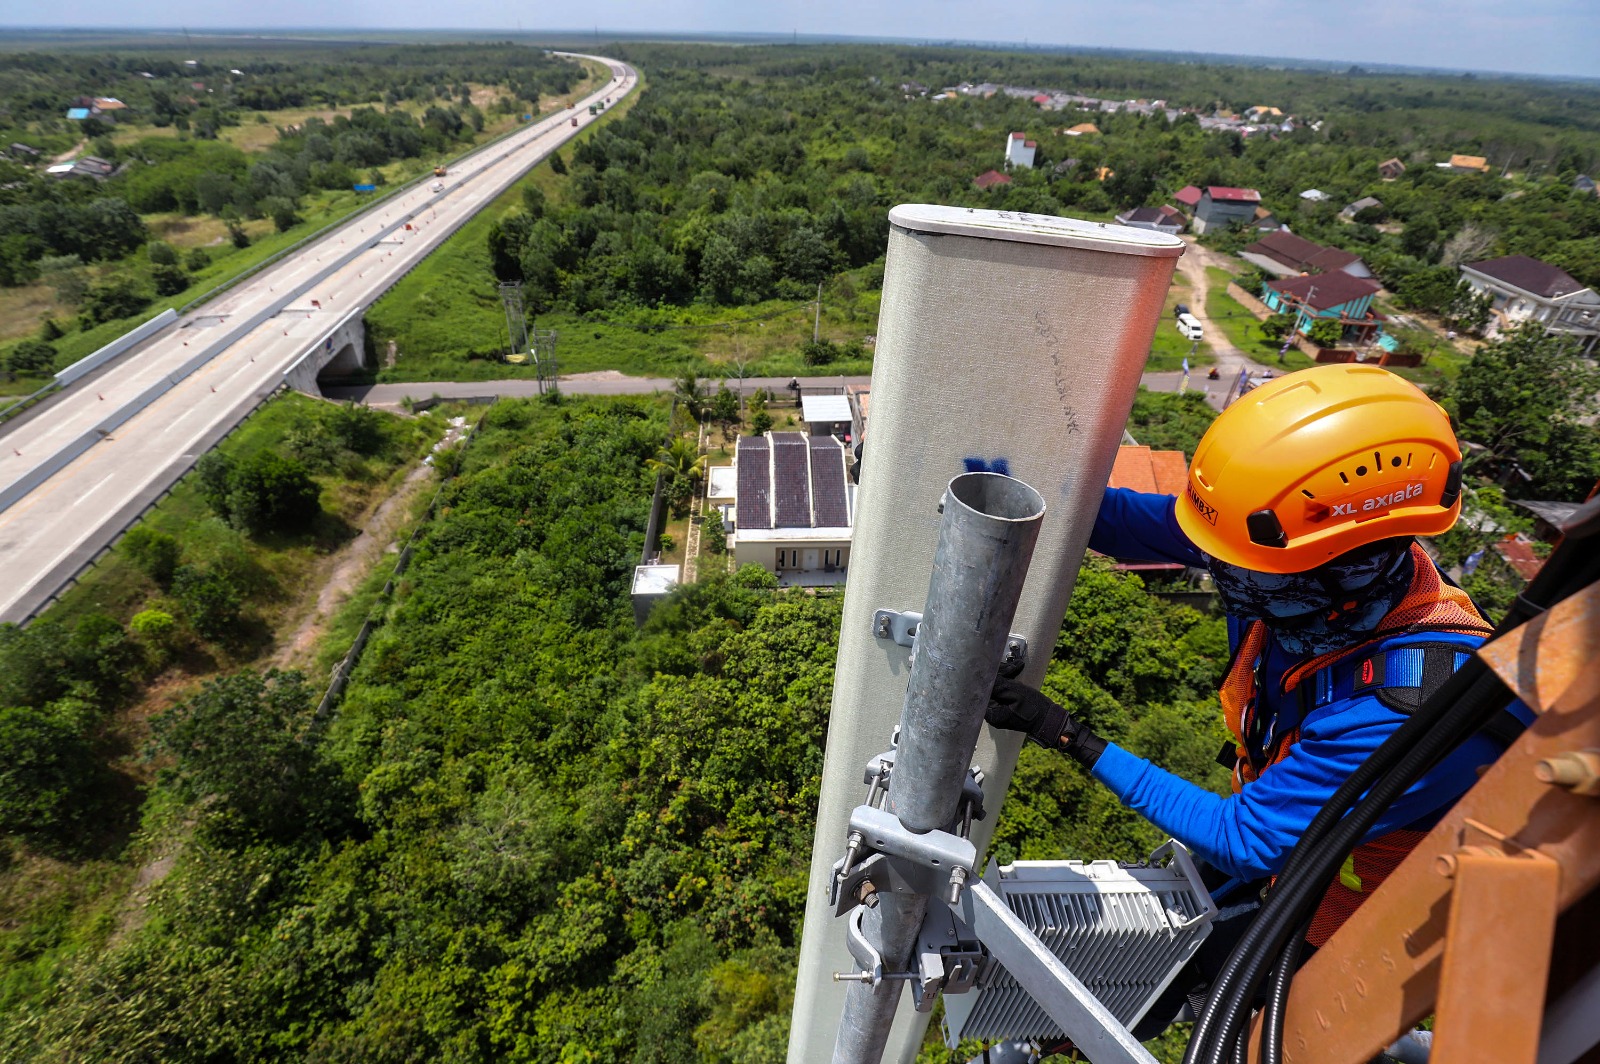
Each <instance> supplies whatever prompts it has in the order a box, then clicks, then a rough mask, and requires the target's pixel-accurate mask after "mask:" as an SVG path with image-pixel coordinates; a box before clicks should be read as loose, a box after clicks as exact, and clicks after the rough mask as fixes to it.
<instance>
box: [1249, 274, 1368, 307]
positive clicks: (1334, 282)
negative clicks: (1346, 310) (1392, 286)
mask: <svg viewBox="0 0 1600 1064" xmlns="http://www.w3.org/2000/svg"><path fill="white" fill-rule="evenodd" d="M1267 287H1268V288H1270V289H1272V290H1273V291H1275V292H1278V293H1280V294H1281V295H1285V296H1290V297H1292V298H1293V300H1294V302H1296V303H1304V304H1305V305H1306V306H1308V307H1310V308H1311V309H1312V310H1332V309H1333V308H1334V307H1342V306H1344V305H1345V304H1346V303H1354V302H1355V301H1356V300H1358V299H1361V298H1363V297H1365V296H1370V295H1376V294H1377V293H1378V290H1379V287H1380V286H1379V285H1378V283H1377V282H1376V281H1369V280H1367V279H1366V278H1365V277H1352V276H1350V275H1349V274H1348V273H1341V272H1339V271H1337V270H1336V271H1334V272H1333V273H1320V274H1317V275H1315V276H1311V277H1286V278H1284V279H1283V280H1281V281H1268V282H1267Z"/></svg>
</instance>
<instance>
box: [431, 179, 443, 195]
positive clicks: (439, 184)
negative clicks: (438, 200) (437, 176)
mask: <svg viewBox="0 0 1600 1064" xmlns="http://www.w3.org/2000/svg"><path fill="white" fill-rule="evenodd" d="M433 190H434V191H435V192H443V191H444V182H443V181H435V182H434V183H433Z"/></svg>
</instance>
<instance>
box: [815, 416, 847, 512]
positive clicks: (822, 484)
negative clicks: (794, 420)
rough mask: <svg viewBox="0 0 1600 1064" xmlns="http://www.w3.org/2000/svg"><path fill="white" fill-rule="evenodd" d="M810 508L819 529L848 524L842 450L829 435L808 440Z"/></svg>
mask: <svg viewBox="0 0 1600 1064" xmlns="http://www.w3.org/2000/svg"><path fill="white" fill-rule="evenodd" d="M811 508H812V511H813V512H814V514H815V515H816V526H817V527H818V528H844V527H845V526H846V525H848V524H849V523H850V510H849V507H848V506H847V505H846V503H845V497H844V450H843V449H842V448H841V447H840V446H839V443H838V441H837V440H835V439H834V438H833V437H832V436H813V437H812V438H811Z"/></svg>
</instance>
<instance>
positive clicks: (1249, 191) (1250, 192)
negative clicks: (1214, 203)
mask: <svg viewBox="0 0 1600 1064" xmlns="http://www.w3.org/2000/svg"><path fill="white" fill-rule="evenodd" d="M1206 191H1207V192H1208V193H1210V195H1211V198H1212V199H1214V200H1223V201H1226V202H1230V203H1260V202H1261V193H1259V192H1257V191H1256V190H1255V189H1253V188H1230V187H1228V186H1227V185H1208V186H1207V187H1206Z"/></svg>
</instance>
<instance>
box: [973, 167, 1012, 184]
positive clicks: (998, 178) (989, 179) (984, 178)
mask: <svg viewBox="0 0 1600 1064" xmlns="http://www.w3.org/2000/svg"><path fill="white" fill-rule="evenodd" d="M972 183H973V184H974V185H977V186H978V187H979V188H993V187H994V186H996V185H1009V184H1011V178H1009V177H1007V176H1006V175H1005V174H1002V173H1001V172H1000V171H998V170H986V171H984V172H983V173H981V174H979V175H978V176H977V177H975V178H973V179H972Z"/></svg>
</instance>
